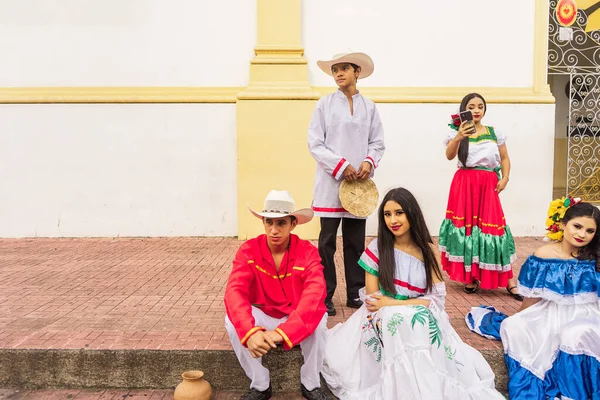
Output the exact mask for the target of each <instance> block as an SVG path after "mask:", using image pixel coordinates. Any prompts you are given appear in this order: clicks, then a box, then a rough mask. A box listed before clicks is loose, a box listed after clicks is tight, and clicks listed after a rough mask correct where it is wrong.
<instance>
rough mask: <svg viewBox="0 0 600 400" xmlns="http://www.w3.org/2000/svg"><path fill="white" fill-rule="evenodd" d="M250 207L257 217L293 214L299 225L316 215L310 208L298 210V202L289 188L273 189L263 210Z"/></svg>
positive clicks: (276, 216)
mask: <svg viewBox="0 0 600 400" xmlns="http://www.w3.org/2000/svg"><path fill="white" fill-rule="evenodd" d="M248 209H249V210H250V212H251V213H252V214H253V215H254V216H255V217H256V218H260V219H263V218H283V217H290V216H293V217H296V219H297V220H298V225H301V224H305V223H307V222H309V221H310V220H311V219H312V218H313V215H314V213H313V210H311V209H310V208H302V209H300V210H296V202H295V201H294V198H293V197H292V195H291V194H290V192H288V191H287V190H271V191H270V192H269V194H268V195H267V198H266V199H265V204H264V206H263V210H262V211H261V212H256V211H254V210H253V209H252V208H250V206H248Z"/></svg>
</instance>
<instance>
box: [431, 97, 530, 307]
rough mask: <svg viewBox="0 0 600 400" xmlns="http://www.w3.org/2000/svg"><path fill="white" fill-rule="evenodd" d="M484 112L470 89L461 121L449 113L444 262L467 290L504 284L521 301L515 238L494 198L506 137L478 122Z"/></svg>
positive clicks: (505, 175) (505, 162) (504, 179)
mask: <svg viewBox="0 0 600 400" xmlns="http://www.w3.org/2000/svg"><path fill="white" fill-rule="evenodd" d="M486 110H487V104H486V102H485V99H484V98H483V96H481V95H480V94H478V93H470V94H468V95H466V96H465V97H464V98H463V100H462V102H461V104H460V120H458V118H457V116H452V118H453V123H451V124H449V126H450V128H452V130H451V132H450V133H449V134H448V136H447V138H446V140H445V145H446V157H447V158H448V160H453V159H454V158H455V157H456V156H458V171H456V173H455V174H454V178H453V179H452V185H451V186H450V196H449V198H448V207H447V208H446V218H445V219H444V222H443V223H442V226H441V228H440V236H439V248H440V252H441V254H442V266H443V269H444V270H445V271H446V272H448V275H449V276H450V279H452V280H454V281H460V282H463V283H464V284H465V288H464V290H465V292H467V293H475V292H476V291H477V290H478V289H479V288H482V289H496V288H499V287H505V288H506V290H507V291H508V293H509V294H510V295H511V296H512V297H513V298H515V299H516V300H519V301H522V300H523V297H522V296H521V295H519V294H518V292H517V280H516V278H514V277H513V273H512V267H511V264H512V263H513V262H514V261H515V259H516V249H515V242H514V239H513V236H512V234H511V232H510V228H509V227H508V225H506V220H505V218H504V212H503V211H502V205H501V204H500V197H499V196H498V195H499V194H500V193H501V192H502V191H503V190H504V189H505V188H506V185H507V184H508V181H509V175H510V158H509V157H508V150H507V149H506V136H505V135H504V134H502V133H500V132H497V131H495V130H494V128H493V127H491V126H485V125H483V124H482V123H481V120H482V118H483V117H484V115H485V112H486Z"/></svg>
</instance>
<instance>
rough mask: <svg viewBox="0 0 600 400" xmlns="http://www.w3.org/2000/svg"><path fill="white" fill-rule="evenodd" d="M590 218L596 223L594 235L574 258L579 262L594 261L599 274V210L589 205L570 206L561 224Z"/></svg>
mask: <svg viewBox="0 0 600 400" xmlns="http://www.w3.org/2000/svg"><path fill="white" fill-rule="evenodd" d="M578 217H590V218H593V219H594V221H595V222H596V233H595V234H594V237H593V238H592V240H591V241H590V242H589V243H588V244H587V246H585V247H584V248H582V249H581V250H580V251H579V255H578V256H577V257H576V258H577V259H579V260H594V261H595V262H596V270H597V271H598V272H600V234H598V229H600V210H599V209H598V208H597V207H595V206H593V205H591V204H590V203H577V204H575V205H574V206H571V207H569V208H568V209H567V211H566V212H565V216H564V217H563V219H562V221H561V222H562V223H563V224H564V225H566V224H567V223H568V222H569V221H570V220H572V219H573V218H578Z"/></svg>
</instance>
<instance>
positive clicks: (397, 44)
mask: <svg viewBox="0 0 600 400" xmlns="http://www.w3.org/2000/svg"><path fill="white" fill-rule="evenodd" d="M534 3H535V0H504V1H473V0H453V1H448V0H428V1H398V0H372V1H370V2H368V3H367V2H365V1H364V0H344V1H342V2H340V1H323V0H304V1H303V2H302V7H303V11H302V13H303V21H302V24H303V43H304V47H305V56H306V58H307V59H308V63H309V79H310V82H311V84H312V85H316V86H332V85H334V82H333V80H332V78H331V77H329V76H328V75H326V74H324V73H323V72H321V71H320V70H319V68H318V66H317V64H316V62H317V61H318V60H328V59H331V56H332V55H334V54H337V53H342V52H346V51H347V49H352V50H353V51H362V52H365V53H367V54H369V55H370V56H371V57H372V58H373V60H374V62H375V73H374V74H373V75H372V76H371V77H369V78H366V79H365V80H364V82H363V83H362V84H363V85H366V86H417V87H418V86H432V87H437V86H459V87H460V86H467V87H469V86H495V87H531V86H532V83H533V81H532V79H533V78H532V76H533V47H534V11H535V4H534Z"/></svg>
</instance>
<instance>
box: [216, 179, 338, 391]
mask: <svg viewBox="0 0 600 400" xmlns="http://www.w3.org/2000/svg"><path fill="white" fill-rule="evenodd" d="M295 208H296V205H295V202H294V199H293V198H292V196H291V195H290V193H289V192H287V191H275V190H272V191H271V192H270V193H269V194H268V196H267V198H266V200H265V204H264V209H263V210H262V212H255V211H253V210H252V209H250V212H252V214H254V215H255V216H256V217H257V218H260V219H261V220H262V223H263V225H264V228H265V234H264V235H260V236H258V237H256V238H254V239H250V240H248V241H247V242H245V243H244V244H242V245H241V246H240V248H239V250H238V252H237V254H236V256H235V260H234V261H233V268H232V270H231V274H230V275H229V280H228V282H227V287H226V289H225V309H226V310H227V316H226V317H225V327H226V328H227V332H228V333H229V339H230V340H231V343H232V345H233V349H234V351H235V354H236V356H237V358H238V360H239V361H240V364H241V366H242V368H243V369H244V372H246V375H247V376H248V378H250V379H251V380H252V383H251V384H250V391H249V392H248V393H246V394H245V395H244V396H243V397H242V399H247V400H262V399H269V398H271V382H270V378H269V370H268V369H266V368H265V367H263V365H262V360H261V357H262V356H263V355H265V354H267V352H269V351H270V350H271V349H273V348H275V347H276V346H277V344H279V343H281V344H282V345H283V348H284V349H286V350H289V349H291V348H292V347H294V346H295V345H297V344H299V345H300V347H301V348H302V354H303V356H304V365H302V368H301V369H300V381H301V383H302V385H301V391H302V395H303V396H304V397H306V398H307V399H330V398H331V397H330V396H329V395H327V392H326V391H325V390H324V389H323V388H321V384H320V376H319V374H320V372H321V367H322V364H323V351H324V348H323V347H324V335H325V331H326V330H327V314H326V309H325V305H324V303H323V301H324V299H325V292H326V288H325V278H324V277H323V266H322V265H321V258H320V257H319V252H318V250H317V249H316V248H315V246H313V245H312V244H310V242H308V241H307V240H302V239H300V238H298V236H296V235H292V231H293V230H294V228H295V227H296V225H298V224H304V223H306V222H308V221H310V220H311V219H312V217H313V212H312V210H310V209H308V208H305V209H302V210H297V211H295Z"/></svg>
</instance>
